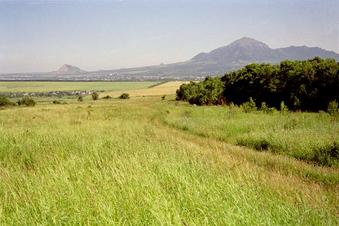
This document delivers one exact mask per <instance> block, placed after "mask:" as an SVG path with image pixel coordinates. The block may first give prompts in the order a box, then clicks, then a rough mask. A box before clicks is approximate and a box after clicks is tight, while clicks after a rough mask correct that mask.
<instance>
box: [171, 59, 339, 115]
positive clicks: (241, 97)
mask: <svg viewBox="0 0 339 226" xmlns="http://www.w3.org/2000/svg"><path fill="white" fill-rule="evenodd" d="M250 99H251V100H252V101H254V103H255V104H256V105H257V106H260V105H262V104H264V105H265V106H268V107H275V108H279V107H280V106H281V103H284V105H286V106H287V107H288V108H289V109H291V110H302V111H319V110H326V109H327V107H328V105H329V103H331V102H336V103H338V101H339V63H338V62H336V61H335V60H334V59H321V58H319V57H315V58H313V59H309V60H304V61H291V60H285V61H282V62H281V63H280V64H277V65H272V64H256V63H254V64H249V65H247V66H245V67H243V68H242V69H240V70H237V71H233V72H229V73H226V74H225V75H224V76H222V77H214V78H211V77H207V78H206V79H205V80H204V81H201V82H190V83H188V84H183V85H181V86H180V88H179V89H178V90H177V100H184V101H188V102H189V103H191V104H197V105H215V104H224V103H226V104H230V103H233V104H236V105H241V104H244V103H246V102H248V101H249V100H250Z"/></svg>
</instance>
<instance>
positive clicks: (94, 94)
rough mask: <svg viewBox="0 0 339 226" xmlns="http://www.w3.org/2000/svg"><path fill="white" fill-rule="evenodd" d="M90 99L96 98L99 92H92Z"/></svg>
mask: <svg viewBox="0 0 339 226" xmlns="http://www.w3.org/2000/svg"><path fill="white" fill-rule="evenodd" d="M92 99H93V100H98V99H99V94H98V93H97V92H94V93H92Z"/></svg>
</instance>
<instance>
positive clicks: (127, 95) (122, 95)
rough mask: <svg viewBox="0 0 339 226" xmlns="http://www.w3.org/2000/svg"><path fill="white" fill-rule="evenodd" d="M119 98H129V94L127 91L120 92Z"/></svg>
mask: <svg viewBox="0 0 339 226" xmlns="http://www.w3.org/2000/svg"><path fill="white" fill-rule="evenodd" d="M119 98H120V99H129V94H128V93H122V94H121V95H120V97H119Z"/></svg>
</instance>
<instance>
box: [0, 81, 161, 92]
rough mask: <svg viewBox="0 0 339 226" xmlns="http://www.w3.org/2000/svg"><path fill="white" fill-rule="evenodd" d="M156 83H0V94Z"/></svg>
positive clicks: (125, 87) (127, 87) (109, 88)
mask: <svg viewBox="0 0 339 226" xmlns="http://www.w3.org/2000/svg"><path fill="white" fill-rule="evenodd" d="M156 83H157V82H33V81H32V82H0V92H48V91H72V90H105V91H119V90H133V89H142V88H147V87H149V86H152V85H155V84H156Z"/></svg>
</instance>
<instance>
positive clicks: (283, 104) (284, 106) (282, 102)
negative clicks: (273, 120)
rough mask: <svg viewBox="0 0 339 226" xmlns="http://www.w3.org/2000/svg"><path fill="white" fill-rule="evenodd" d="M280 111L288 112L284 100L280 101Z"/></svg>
mask: <svg viewBox="0 0 339 226" xmlns="http://www.w3.org/2000/svg"><path fill="white" fill-rule="evenodd" d="M280 112H281V113H286V112H288V107H287V106H286V105H285V102H284V101H281V103H280Z"/></svg>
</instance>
